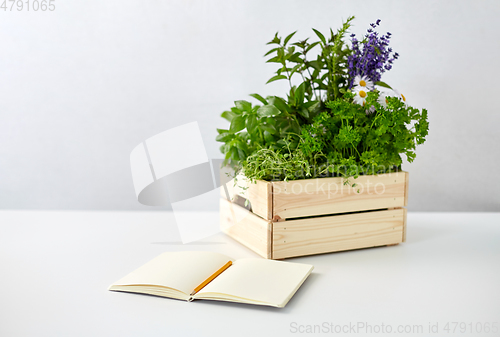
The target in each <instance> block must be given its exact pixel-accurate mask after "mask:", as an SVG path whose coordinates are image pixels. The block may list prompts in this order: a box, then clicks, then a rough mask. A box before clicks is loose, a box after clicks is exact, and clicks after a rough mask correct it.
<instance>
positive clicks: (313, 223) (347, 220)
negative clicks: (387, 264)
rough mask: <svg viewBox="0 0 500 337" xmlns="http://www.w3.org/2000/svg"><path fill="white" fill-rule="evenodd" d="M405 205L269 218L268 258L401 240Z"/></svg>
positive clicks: (383, 244) (379, 244)
mask: <svg viewBox="0 0 500 337" xmlns="http://www.w3.org/2000/svg"><path fill="white" fill-rule="evenodd" d="M405 212H406V210H405V209H402V208H400V209H394V210H384V211H372V212H364V213H357V214H356V213H355V214H346V215H334V216H325V217H318V218H309V219H296V220H287V221H282V222H273V224H272V225H273V230H272V238H273V244H272V249H273V253H272V258H273V259H282V258H288V257H293V256H302V255H311V254H321V253H327V252H336V251H342V250H350V249H359V248H367V247H375V246H385V245H388V244H395V243H400V242H402V238H403V226H404V214H405Z"/></svg>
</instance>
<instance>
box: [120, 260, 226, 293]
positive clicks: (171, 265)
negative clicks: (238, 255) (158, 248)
mask: <svg viewBox="0 0 500 337" xmlns="http://www.w3.org/2000/svg"><path fill="white" fill-rule="evenodd" d="M230 260H231V259H230V258H229V257H227V256H225V255H222V254H219V253H213V252H168V253H163V254H161V255H159V256H157V257H156V258H154V259H153V260H151V261H149V262H148V263H146V264H145V265H143V266H142V267H140V268H138V269H136V270H134V271H133V272H131V273H130V274H128V275H127V276H125V277H124V278H122V279H121V280H119V281H118V282H115V283H114V285H133V284H152V285H159V286H164V287H169V288H174V289H177V290H180V291H182V292H184V293H186V294H189V293H191V291H193V290H194V288H196V287H197V286H198V285H199V284H200V283H202V282H203V281H204V280H206V279H207V278H208V277H210V275H212V274H213V273H215V272H216V271H217V270H218V269H219V268H220V267H222V266H223V265H224V264H226V263H227V262H228V261H230Z"/></svg>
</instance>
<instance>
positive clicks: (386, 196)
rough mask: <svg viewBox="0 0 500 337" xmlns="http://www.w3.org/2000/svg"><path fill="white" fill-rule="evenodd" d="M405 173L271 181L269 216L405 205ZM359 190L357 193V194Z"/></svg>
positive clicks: (303, 215) (276, 216)
mask: <svg viewBox="0 0 500 337" xmlns="http://www.w3.org/2000/svg"><path fill="white" fill-rule="evenodd" d="M406 176H407V173H406V172H395V173H387V174H380V175H378V176H360V177H358V178H357V179H351V180H350V183H351V184H356V185H355V186H354V187H352V186H350V185H345V184H344V183H345V179H343V178H321V179H305V180H294V181H289V182H283V181H280V182H273V183H272V184H273V219H288V218H297V217H306V216H315V215H325V214H336V213H347V212H355V211H365V210H373V209H384V208H391V207H403V206H405V203H406V199H405V189H406ZM358 191H359V193H358Z"/></svg>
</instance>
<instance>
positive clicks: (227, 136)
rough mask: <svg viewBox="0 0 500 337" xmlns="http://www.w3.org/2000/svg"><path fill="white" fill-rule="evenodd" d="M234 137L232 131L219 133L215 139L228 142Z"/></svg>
mask: <svg viewBox="0 0 500 337" xmlns="http://www.w3.org/2000/svg"><path fill="white" fill-rule="evenodd" d="M233 137H234V135H233V134H232V133H229V132H225V133H221V134H220V135H217V137H215V140H216V141H218V142H223V143H226V142H228V141H230V140H231V139H232V138H233Z"/></svg>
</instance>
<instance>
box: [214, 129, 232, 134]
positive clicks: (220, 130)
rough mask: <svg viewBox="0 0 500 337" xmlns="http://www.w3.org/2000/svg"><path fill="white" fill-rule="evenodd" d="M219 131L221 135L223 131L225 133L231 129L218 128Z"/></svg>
mask: <svg viewBox="0 0 500 337" xmlns="http://www.w3.org/2000/svg"><path fill="white" fill-rule="evenodd" d="M217 132H218V133H219V135H220V134H221V133H225V132H229V130H225V129H217Z"/></svg>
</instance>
